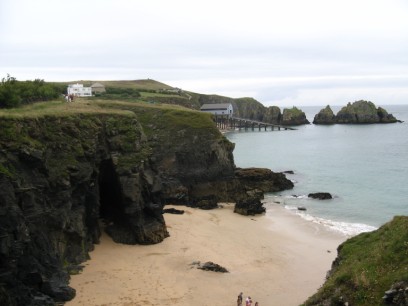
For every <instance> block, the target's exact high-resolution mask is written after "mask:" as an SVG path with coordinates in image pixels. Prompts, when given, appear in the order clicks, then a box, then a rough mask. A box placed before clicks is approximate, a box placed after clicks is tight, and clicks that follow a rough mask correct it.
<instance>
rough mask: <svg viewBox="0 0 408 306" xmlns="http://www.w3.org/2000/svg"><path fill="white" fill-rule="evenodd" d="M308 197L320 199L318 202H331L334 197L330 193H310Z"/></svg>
mask: <svg viewBox="0 0 408 306" xmlns="http://www.w3.org/2000/svg"><path fill="white" fill-rule="evenodd" d="M307 196H308V197H309V198H312V199H318V200H329V199H332V198H333V197H332V195H331V194H330V193H328V192H315V193H309V194H308V195H307Z"/></svg>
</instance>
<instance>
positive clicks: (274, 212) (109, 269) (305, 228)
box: [66, 204, 346, 306]
mask: <svg viewBox="0 0 408 306" xmlns="http://www.w3.org/2000/svg"><path fill="white" fill-rule="evenodd" d="M169 207H172V206H169ZM166 208H167V206H166ZM175 208H177V209H183V210H185V213H184V214H183V215H173V214H165V215H164V217H165V220H166V224H167V226H168V231H169V233H170V237H169V238H167V239H165V240H164V241H163V242H162V243H160V244H157V245H149V246H141V245H134V246H129V245H121V244H116V243H114V242H113V241H112V240H111V239H110V237H109V236H107V235H103V236H102V238H101V243H100V244H99V245H96V246H95V250H94V251H93V252H91V253H90V256H91V260H89V261H87V262H86V263H84V265H85V268H84V270H83V271H82V272H81V273H80V274H78V275H74V276H72V278H71V282H70V285H71V286H72V287H73V288H75V289H76V291H77V295H76V297H75V299H74V300H72V301H71V302H69V303H67V304H66V305H69V306H73V305H155V306H166V305H180V306H192V305H197V306H205V305H212V306H218V305H219V306H228V305H231V306H234V305H236V299H237V295H238V294H239V293H240V292H243V294H244V298H246V297H247V296H248V295H249V296H251V297H252V300H253V304H255V301H258V302H259V305H260V306H266V305H268V306H271V305H279V306H285V305H287V306H294V305H299V304H300V303H302V302H303V301H305V300H306V299H307V298H308V297H309V296H310V295H312V294H313V293H314V292H315V291H316V290H317V289H318V288H319V286H320V285H321V284H322V283H323V282H324V279H325V275H326V272H327V271H328V270H329V269H330V266H331V263H332V261H333V260H334V258H335V257H336V254H337V252H336V248H337V246H338V245H339V244H340V243H341V242H342V241H344V240H345V239H346V237H345V236H342V235H340V234H337V233H334V232H331V231H329V230H326V229H325V228H323V227H321V226H319V225H317V224H313V223H311V222H308V221H305V220H303V219H301V218H300V217H298V216H295V215H293V214H292V213H290V212H287V211H286V210H285V209H283V208H282V207H280V206H278V205H276V206H274V207H272V208H271V209H270V210H268V213H267V215H261V216H255V217H247V216H241V215H238V214H235V213H233V204H223V205H222V208H218V209H215V210H209V211H204V210H198V209H193V208H188V207H180V206H177V207H175ZM197 261H200V262H201V263H204V262H207V261H212V262H214V263H217V264H219V265H221V266H223V267H225V268H227V269H228V270H229V273H216V272H208V271H203V270H199V269H197V268H196V266H194V265H192V263H193V262H197Z"/></svg>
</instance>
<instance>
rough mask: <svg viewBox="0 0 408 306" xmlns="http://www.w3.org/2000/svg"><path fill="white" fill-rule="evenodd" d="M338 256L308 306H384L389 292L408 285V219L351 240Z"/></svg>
mask: <svg viewBox="0 0 408 306" xmlns="http://www.w3.org/2000/svg"><path fill="white" fill-rule="evenodd" d="M338 253H339V254H338V257H337V259H336V260H335V262H334V263H333V267H332V270H331V272H330V276H329V278H328V279H327V281H326V283H325V284H324V285H323V286H322V288H320V290H319V291H318V292H317V293H316V294H315V295H313V296H312V297H310V298H309V299H308V300H307V301H306V302H305V304H304V305H305V306H308V305H345V303H346V302H348V305H365V306H374V305H383V300H382V297H383V296H384V292H385V291H387V290H389V289H390V288H391V287H392V285H393V284H394V283H397V282H401V281H404V282H408V217H407V216H397V217H394V219H393V220H392V221H391V222H389V223H387V224H385V225H383V226H382V227H381V228H379V229H378V230H376V231H374V232H370V233H363V234H360V235H358V236H356V237H353V238H351V239H349V240H347V241H346V242H344V243H343V244H341V245H340V246H339V248H338Z"/></svg>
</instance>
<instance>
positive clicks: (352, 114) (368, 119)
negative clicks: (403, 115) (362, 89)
mask: <svg viewBox="0 0 408 306" xmlns="http://www.w3.org/2000/svg"><path fill="white" fill-rule="evenodd" d="M395 122H398V120H397V119H396V118H395V117H394V116H393V115H392V114H388V113H387V111H386V110H385V109H383V108H381V107H378V108H377V107H376V106H375V105H374V103H372V102H369V101H364V100H360V101H356V102H354V103H353V104H351V103H348V104H347V106H345V107H343V108H342V109H341V110H340V111H339V112H338V113H337V115H336V116H333V112H332V111H331V109H330V106H326V108H325V109H322V110H321V111H320V112H319V113H318V114H317V115H316V116H315V118H314V120H313V123H315V124H333V123H351V124H360V123H395Z"/></svg>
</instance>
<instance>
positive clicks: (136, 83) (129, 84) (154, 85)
mask: <svg viewBox="0 0 408 306" xmlns="http://www.w3.org/2000/svg"><path fill="white" fill-rule="evenodd" d="M75 83H80V84H84V86H91V85H92V84H93V83H101V84H102V85H105V87H116V88H132V89H137V90H141V91H143V90H147V91H150V90H154V91H156V90H162V89H172V88H173V87H171V86H169V85H167V84H164V83H161V82H158V81H155V80H151V79H144V80H121V81H92V80H79V81H72V82H57V83H56V84H62V85H66V86H68V84H75Z"/></svg>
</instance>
